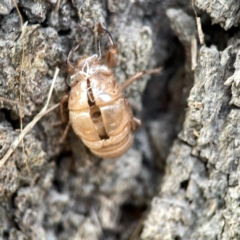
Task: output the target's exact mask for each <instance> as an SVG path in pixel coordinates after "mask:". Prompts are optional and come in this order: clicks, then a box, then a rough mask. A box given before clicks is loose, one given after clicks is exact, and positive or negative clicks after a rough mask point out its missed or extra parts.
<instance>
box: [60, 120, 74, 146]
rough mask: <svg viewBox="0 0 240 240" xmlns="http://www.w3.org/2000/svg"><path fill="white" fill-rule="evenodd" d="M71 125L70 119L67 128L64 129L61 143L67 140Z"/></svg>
mask: <svg viewBox="0 0 240 240" xmlns="http://www.w3.org/2000/svg"><path fill="white" fill-rule="evenodd" d="M70 126H71V122H70V121H68V124H67V126H66V127H65V130H64V132H63V134H62V136H61V138H60V139H59V143H63V142H64V141H65V139H66V137H67V134H68V132H69V129H70Z"/></svg>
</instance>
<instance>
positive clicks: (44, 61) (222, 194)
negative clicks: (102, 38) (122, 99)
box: [0, 0, 240, 240]
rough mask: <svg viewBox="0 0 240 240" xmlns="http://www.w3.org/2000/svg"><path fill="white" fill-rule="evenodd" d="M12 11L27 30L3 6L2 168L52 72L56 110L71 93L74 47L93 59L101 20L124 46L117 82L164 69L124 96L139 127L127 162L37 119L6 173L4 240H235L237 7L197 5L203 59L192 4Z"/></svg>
mask: <svg viewBox="0 0 240 240" xmlns="http://www.w3.org/2000/svg"><path fill="white" fill-rule="evenodd" d="M16 3H17V5H18V7H19V10H20V13H21V15H22V18H23V24H24V23H26V22H28V23H27V24H26V26H25V27H24V29H21V25H20V23H21V19H20V17H19V14H18V12H17V10H16V8H15V4H14V2H13V1H12V0H3V1H1V3H0V159H1V158H2V157H3V156H4V154H5V153H6V151H7V150H8V149H9V147H10V145H11V143H12V142H13V140H14V139H15V138H16V136H18V135H19V131H18V129H19V128H20V117H21V115H22V117H23V126H25V125H26V124H28V123H29V122H30V121H31V120H32V119H33V117H34V116H35V115H36V114H37V113H38V112H39V111H40V110H41V108H42V107H43V106H44V104H45V101H46V98H47V94H48V91H49V87H50V85H51V82H52V78H53V74H54V70H55V67H56V66H58V67H60V69H61V70H60V74H59V76H58V78H57V82H56V84H55V87H54V92H53V95H52V98H51V103H50V104H51V105H53V104H54V103H58V102H59V101H60V100H61V98H62V96H63V95H64V94H66V93H67V92H68V90H69V89H68V87H67V85H66V82H65V81H66V79H67V71H66V64H65V62H66V57H67V54H68V53H69V51H70V49H71V48H72V47H75V46H76V45H77V44H78V42H79V40H80V39H83V44H82V47H81V49H80V50H79V51H77V52H75V53H74V56H73V61H75V60H77V59H78V58H80V57H82V56H84V55H88V56H91V55H93V54H95V53H96V52H97V51H96V48H95V32H94V29H95V26H96V25H97V24H98V23H99V22H100V23H102V25H103V26H104V27H106V28H107V29H108V30H109V32H111V34H112V37H113V39H114V41H115V43H116V45H117V46H118V50H119V59H118V65H117V67H116V68H115V74H116V77H117V79H118V81H119V83H122V82H123V81H124V80H126V79H127V78H128V77H129V76H131V75H133V74H134V73H136V72H137V71H139V70H144V69H148V68H153V67H156V66H164V70H163V71H162V73H161V74H160V75H158V76H152V77H151V81H148V83H147V80H149V79H150V76H144V77H143V79H142V80H139V81H137V82H136V83H134V84H133V85H132V86H130V87H129V88H128V89H127V91H126V92H125V94H126V96H127V97H128V99H129V102H130V104H131V105H132V107H133V110H134V112H135V115H137V116H140V117H141V118H142V121H143V126H142V127H141V128H140V129H139V130H138V131H137V132H136V133H135V142H134V145H133V147H132V148H131V149H130V150H129V151H128V152H127V153H126V154H124V155H123V156H121V157H119V158H118V159H115V160H105V159H99V158H96V157H95V156H93V155H92V154H91V153H90V151H89V150H88V149H87V148H86V147H85V146H84V145H83V144H82V142H81V140H80V139H78V138H77V136H76V135H75V134H74V133H73V132H72V131H71V132H70V133H69V135H68V137H67V139H66V141H65V142H64V144H60V143H59V139H60V137H61V136H62V134H63V131H64V126H61V125H56V123H58V122H59V121H60V113H59V110H58V109H56V110H54V111H52V112H50V113H49V114H48V115H46V116H45V117H43V118H42V119H41V120H40V121H39V123H38V124H37V125H36V126H35V127H34V128H33V129H32V130H31V131H30V132H29V133H28V134H27V135H26V136H25V138H24V141H23V143H21V144H20V145H19V146H18V148H17V149H16V150H15V151H14V153H13V154H12V155H11V157H10V158H9V160H8V161H7V162H6V164H5V165H4V166H3V168H1V169H0V203H1V204H0V239H11V240H15V239H39V240H40V239H41V240H45V239H51V240H52V239H54V240H55V239H61V240H63V239H91V240H94V239H96V240H97V239H143V240H147V239H175V240H176V239H183V240H185V239H240V232H239V231H240V230H239V229H240V226H239V221H238V219H239V214H240V213H239V211H238V200H239V191H240V190H239V184H238V179H239V173H238V171H239V163H238V159H239V141H238V132H239V131H240V130H239V129H240V126H238V115H239V109H238V108H239V106H240V100H239V94H240V87H239V82H240V74H239V69H240V60H239V59H240V52H239V46H240V41H239V40H238V38H239V37H238V36H239V32H238V30H237V29H233V28H231V27H232V26H238V24H239V11H238V10H239V3H238V1H225V2H224V1H200V0H195V4H196V6H197V7H198V8H199V9H197V12H198V14H199V16H200V17H201V19H202V26H203V30H204V33H205V41H206V46H199V48H196V49H194V48H193V43H194V40H196V39H197V28H196V23H195V15H194V12H193V10H192V8H191V3H192V2H188V1H176V2H175V1H171V2H170V3H169V1H151V0H147V1H134V2H133V1H127V0H126V1H115V0H108V1H93V0H87V1H81V0H72V1H67V0H62V1H60V8H59V10H58V11H57V12H54V7H55V4H56V1H51V0H48V1H47V0H35V1H29V0H17V1H16ZM200 10H202V11H203V12H200ZM208 14H209V16H210V18H211V19H212V22H213V23H216V24H220V26H222V27H224V29H225V30H228V29H229V32H224V31H223V30H221V28H220V27H218V28H216V27H214V26H211V23H210V22H209V16H208ZM230 28H231V29H230ZM103 43H104V42H103ZM194 51H196V52H194ZM194 53H197V59H196V63H197V64H196V67H195V69H194V71H193V70H192V63H193V60H194V56H195V54H194ZM21 75H22V76H21ZM146 85H147V87H146ZM145 88H146V89H145ZM20 95H21V99H20ZM142 97H143V100H142V101H141V98H142ZM186 107H187V110H186ZM178 133H179V134H178ZM149 203H151V204H149Z"/></svg>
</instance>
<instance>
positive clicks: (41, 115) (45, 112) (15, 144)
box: [0, 68, 59, 168]
mask: <svg viewBox="0 0 240 240" xmlns="http://www.w3.org/2000/svg"><path fill="white" fill-rule="evenodd" d="M58 73H59V68H56V70H55V74H54V77H53V81H52V85H51V88H50V90H49V93H48V99H47V102H46V104H45V106H44V107H43V108H42V110H41V111H40V112H39V113H38V114H37V115H36V116H35V117H34V119H33V120H32V121H31V122H30V123H29V124H28V125H27V126H26V127H25V128H24V129H23V130H22V132H21V133H20V134H19V136H18V137H17V138H16V139H15V140H14V141H13V143H12V144H11V146H10V148H9V149H8V151H7V153H6V154H5V155H4V156H3V158H2V159H1V160H0V168H1V167H2V166H3V165H4V164H5V162H6V161H7V160H8V158H9V157H10V156H11V154H12V153H13V151H14V150H15V149H16V148H17V146H18V144H19V143H20V142H21V141H22V139H23V138H24V136H25V135H26V134H27V133H28V132H29V131H30V130H31V129H32V128H33V127H34V125H35V124H36V123H37V122H38V121H39V120H40V119H41V118H42V117H43V116H44V115H46V114H47V113H49V112H51V111H52V110H53V109H55V108H57V107H58V106H59V103H57V104H55V105H54V106H52V107H51V108H49V109H47V107H48V104H49V101H50V98H51V96H52V91H53V87H54V84H55V82H56V79H57V76H58Z"/></svg>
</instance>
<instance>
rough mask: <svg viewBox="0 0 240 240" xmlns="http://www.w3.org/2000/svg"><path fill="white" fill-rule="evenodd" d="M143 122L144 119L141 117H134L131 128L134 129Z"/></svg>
mask: <svg viewBox="0 0 240 240" xmlns="http://www.w3.org/2000/svg"><path fill="white" fill-rule="evenodd" d="M141 124H142V121H141V120H140V119H139V118H135V117H133V119H132V122H131V129H132V130H133V131H134V130H136V129H137V128H138V127H140V126H141Z"/></svg>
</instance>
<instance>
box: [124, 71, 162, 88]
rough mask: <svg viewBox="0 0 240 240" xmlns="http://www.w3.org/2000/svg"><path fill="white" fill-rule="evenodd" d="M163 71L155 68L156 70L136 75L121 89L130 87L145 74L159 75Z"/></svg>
mask: <svg viewBox="0 0 240 240" xmlns="http://www.w3.org/2000/svg"><path fill="white" fill-rule="evenodd" d="M161 71H162V68H161V67H160V68H155V69H149V70H145V71H141V72H137V73H135V74H134V75H133V76H132V77H130V78H128V79H127V80H126V81H125V82H124V83H123V84H122V85H121V88H122V90H124V89H125V88H127V87H128V86H129V85H131V84H132V83H133V82H135V81H136V80H138V79H139V78H140V77H142V76H143V75H145V74H158V73H160V72H161Z"/></svg>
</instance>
